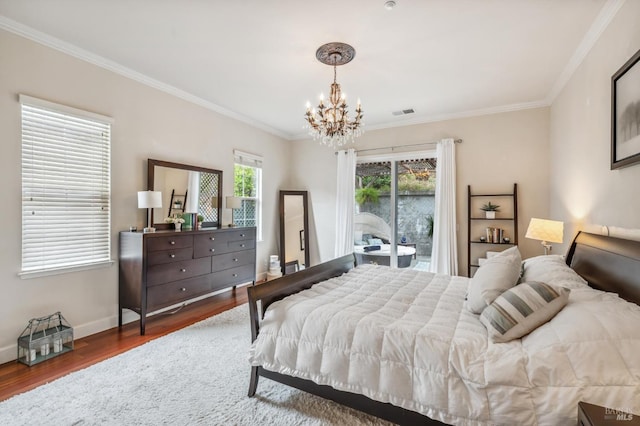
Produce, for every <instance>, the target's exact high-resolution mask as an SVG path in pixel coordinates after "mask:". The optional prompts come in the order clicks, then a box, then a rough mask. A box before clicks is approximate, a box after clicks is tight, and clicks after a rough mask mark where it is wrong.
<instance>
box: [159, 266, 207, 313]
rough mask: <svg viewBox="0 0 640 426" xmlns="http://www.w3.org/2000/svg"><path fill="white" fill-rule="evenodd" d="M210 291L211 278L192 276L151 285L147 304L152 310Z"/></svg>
mask: <svg viewBox="0 0 640 426" xmlns="http://www.w3.org/2000/svg"><path fill="white" fill-rule="evenodd" d="M209 292H211V280H210V278H209V277H208V276H206V275H205V276H201V277H195V278H190V279H186V280H182V281H176V282H172V283H167V284H162V285H157V286H153V287H149V289H148V290H147V305H148V306H149V310H150V311H152V310H154V309H159V308H162V307H164V306H169V305H173V304H175V303H180V302H183V301H185V300H189V299H192V298H194V297H197V296H200V295H202V294H206V293H209Z"/></svg>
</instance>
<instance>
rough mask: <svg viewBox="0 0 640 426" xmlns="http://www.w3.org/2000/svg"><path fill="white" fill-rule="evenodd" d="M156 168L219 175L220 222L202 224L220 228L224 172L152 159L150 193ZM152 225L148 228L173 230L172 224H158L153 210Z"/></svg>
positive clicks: (149, 163) (148, 178)
mask: <svg viewBox="0 0 640 426" xmlns="http://www.w3.org/2000/svg"><path fill="white" fill-rule="evenodd" d="M156 166H159V167H168V168H172V169H181V170H187V171H193V172H205V173H212V174H217V175H218V209H217V210H218V222H217V223H216V222H203V223H202V227H203V228H219V227H220V223H221V219H222V218H221V217H220V214H221V206H222V170H216V169H208V168H206V167H199V166H192V165H189V164H181V163H172V162H170V161H162V160H153V159H151V158H149V159H147V190H149V191H153V190H154V188H153V186H154V185H153V184H154V178H155V168H156ZM148 221H149V219H148V218H147V222H148ZM151 223H153V225H149V224H148V223H147V226H154V227H155V228H157V229H171V224H170V223H165V222H156V219H155V217H154V212H153V209H152V210H151Z"/></svg>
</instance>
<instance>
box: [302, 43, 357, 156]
mask: <svg viewBox="0 0 640 426" xmlns="http://www.w3.org/2000/svg"><path fill="white" fill-rule="evenodd" d="M355 56H356V50H355V49H354V48H353V47H351V46H349V45H348V44H346V43H327V44H324V45H322V46H320V47H319V48H318V50H317V51H316V59H318V61H320V62H322V63H323V64H326V65H331V66H333V83H332V84H331V88H330V91H329V103H330V104H329V105H325V104H324V97H323V96H320V103H319V104H318V107H317V110H316V109H315V108H314V109H311V105H310V104H309V103H308V102H307V112H306V114H305V118H306V120H307V124H306V125H305V127H306V128H308V129H309V135H310V136H312V137H313V139H316V140H320V142H322V144H324V145H327V146H329V147H330V148H337V147H340V146H342V145H345V144H347V143H348V142H351V143H353V140H354V138H356V137H358V136H360V135H362V133H364V129H363V126H364V123H363V122H362V116H363V114H362V108H361V107H360V100H358V104H357V107H356V111H355V112H356V116H355V118H354V119H353V120H349V110H348V108H349V107H348V106H347V101H346V99H345V96H344V94H343V93H342V91H341V90H340V85H339V84H338V83H337V81H336V67H337V66H338V65H344V64H347V63H349V62H351V60H352V59H353V58H354V57H355Z"/></svg>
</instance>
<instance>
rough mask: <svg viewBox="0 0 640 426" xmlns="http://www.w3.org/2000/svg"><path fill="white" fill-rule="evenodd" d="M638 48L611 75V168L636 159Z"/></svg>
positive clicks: (639, 144) (639, 137)
mask: <svg viewBox="0 0 640 426" xmlns="http://www.w3.org/2000/svg"><path fill="white" fill-rule="evenodd" d="M639 62H640V50H639V51H637V52H636V54H635V55H633V57H631V59H629V60H628V61H627V63H625V64H624V65H623V66H622V67H621V68H620V69H619V70H618V71H617V72H616V73H615V74H614V75H613V77H611V170H613V169H618V168H620V167H626V166H630V165H632V164H636V163H638V162H640V63H639Z"/></svg>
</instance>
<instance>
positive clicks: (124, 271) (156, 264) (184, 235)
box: [118, 228, 256, 335]
mask: <svg viewBox="0 0 640 426" xmlns="http://www.w3.org/2000/svg"><path fill="white" fill-rule="evenodd" d="M119 260H120V285H119V303H118V308H119V309H118V325H119V326H122V310H123V309H130V310H132V311H135V312H137V313H138V314H140V334H141V335H143V334H144V329H145V320H146V317H147V314H148V313H149V312H153V311H156V310H158V309H161V308H165V307H167V306H171V305H175V304H179V303H183V302H185V301H187V300H189V299H193V298H195V297H198V296H202V295H206V294H208V293H212V292H214V291H217V290H220V289H223V288H225V287H231V286H235V285H237V284H243V283H247V282H252V283H255V279H256V228H221V229H207V228H205V229H201V230H195V231H158V232H154V233H147V234H144V233H141V232H126V231H123V232H120V258H119Z"/></svg>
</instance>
